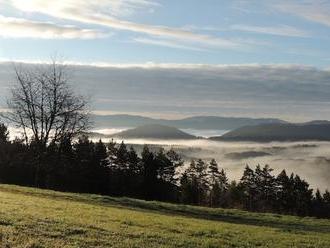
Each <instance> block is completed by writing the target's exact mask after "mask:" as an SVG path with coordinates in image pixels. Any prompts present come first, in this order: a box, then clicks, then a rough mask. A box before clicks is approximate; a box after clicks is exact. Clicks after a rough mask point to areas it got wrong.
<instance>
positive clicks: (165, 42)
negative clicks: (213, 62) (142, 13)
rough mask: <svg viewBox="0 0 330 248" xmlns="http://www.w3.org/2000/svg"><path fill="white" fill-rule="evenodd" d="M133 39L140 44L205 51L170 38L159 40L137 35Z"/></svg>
mask: <svg viewBox="0 0 330 248" xmlns="http://www.w3.org/2000/svg"><path fill="white" fill-rule="evenodd" d="M133 41H135V42H138V43H142V44H148V45H154V46H163V47H170V48H177V49H184V50H193V51H206V49H202V48H198V47H193V46H188V45H182V44H180V43H178V42H175V41H171V40H160V39H150V38H143V37H137V38H134V39H133Z"/></svg>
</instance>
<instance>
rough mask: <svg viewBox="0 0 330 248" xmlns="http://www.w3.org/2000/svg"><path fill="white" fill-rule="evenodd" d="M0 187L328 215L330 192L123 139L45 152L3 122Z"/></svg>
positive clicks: (79, 142) (65, 142)
mask: <svg viewBox="0 0 330 248" xmlns="http://www.w3.org/2000/svg"><path fill="white" fill-rule="evenodd" d="M0 158H1V159H0V182H1V183H6V184H17V185H22V186H33V187H39V188H46V189H53V190H59V191H69V192H83V193H94V194H103V195H110V196H128V197H134V198H139V199H145V200H159V201H166V202H175V203H183V204H191V205H198V206H209V207H221V208H237V209H244V210H249V211H255V212H273V213H280V214H290V215H299V216H316V217H322V218H329V217H330V193H329V191H325V192H324V193H323V194H321V192H320V191H319V190H316V191H313V189H311V188H310V187H309V184H308V182H306V181H305V180H303V179H302V178H300V177H299V175H294V174H291V175H288V174H287V173H286V171H285V170H283V171H282V172H281V173H279V174H278V175H273V173H272V169H271V167H269V166H268V165H265V166H261V165H256V166H254V167H250V166H248V165H247V166H246V168H245V170H244V172H243V174H242V177H241V179H240V180H239V181H230V180H229V179H228V177H227V176H226V172H225V170H223V169H220V168H219V165H218V164H217V162H216V161H215V160H211V161H203V160H201V159H198V160H196V161H194V160H193V161H190V163H188V164H187V163H185V161H183V160H182V159H181V157H180V156H179V154H178V153H176V152H175V151H174V150H172V149H170V150H164V149H159V150H158V151H151V150H150V149H149V147H148V146H147V145H145V146H144V148H143V151H142V153H141V154H138V153H137V152H136V151H135V150H134V148H133V147H128V146H127V145H125V144H124V143H123V142H122V143H116V142H114V141H111V142H109V143H107V144H105V143H103V142H102V141H101V140H100V141H98V142H93V141H91V140H90V139H89V138H88V137H87V136H84V135H82V136H80V137H79V138H77V139H70V138H67V139H62V141H61V142H58V143H52V144H49V145H47V146H46V148H45V149H44V150H43V152H42V153H41V152H40V149H39V148H38V145H37V144H36V143H35V142H34V141H31V142H29V143H26V142H25V141H24V139H18V138H16V139H15V140H12V141H11V140H9V132H8V129H7V127H6V126H5V125H4V124H1V125H0Z"/></svg>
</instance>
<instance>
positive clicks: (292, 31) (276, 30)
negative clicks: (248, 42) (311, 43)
mask: <svg viewBox="0 0 330 248" xmlns="http://www.w3.org/2000/svg"><path fill="white" fill-rule="evenodd" d="M231 29H233V30H239V31H244V32H252V33H261V34H269V35H278V36H289V37H309V36H310V35H309V34H308V33H307V32H306V31H303V30H300V29H297V28H295V27H291V26H287V25H281V26H268V27H266V26H250V25H232V26H231Z"/></svg>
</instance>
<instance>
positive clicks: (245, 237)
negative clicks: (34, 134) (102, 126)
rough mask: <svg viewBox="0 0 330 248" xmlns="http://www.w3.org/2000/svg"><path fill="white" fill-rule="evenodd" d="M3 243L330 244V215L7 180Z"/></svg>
mask: <svg viewBox="0 0 330 248" xmlns="http://www.w3.org/2000/svg"><path fill="white" fill-rule="evenodd" d="M0 247H1V248H2V247H25V248H32V247H34V248H37V247H139V248H143V247H270V248H273V247H297V248H298V247H299V248H302V247H317V248H323V247H324V248H326V247H330V221H329V220H321V219H315V218H299V217H293V216H283V215H275V214H257V213H249V212H245V211H239V210H225V209H210V208H202V207H192V206H185V205H175V204H169V203H160V202H154V201H152V202H147V201H142V200H135V199H130V198H114V197H105V196H99V195H89V194H71V193H60V192H55V191H49V190H40V189H33V188H24V187H18V186H10V185H0Z"/></svg>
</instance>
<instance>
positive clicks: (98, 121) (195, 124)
mask: <svg viewBox="0 0 330 248" xmlns="http://www.w3.org/2000/svg"><path fill="white" fill-rule="evenodd" d="M92 119H93V121H94V124H95V127H97V128H109V127H138V126H142V125H147V124H161V125H166V126H172V127H176V128H183V129H186V128H192V129H214V130H233V129H236V128H239V127H243V126H247V125H258V124H266V123H285V122H284V121H282V120H279V119H273V118H264V119H263V118H259V119H254V118H236V117H219V116H194V117H188V118H184V119H177V120H167V119H154V118H149V117H143V116H138V115H92Z"/></svg>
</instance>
